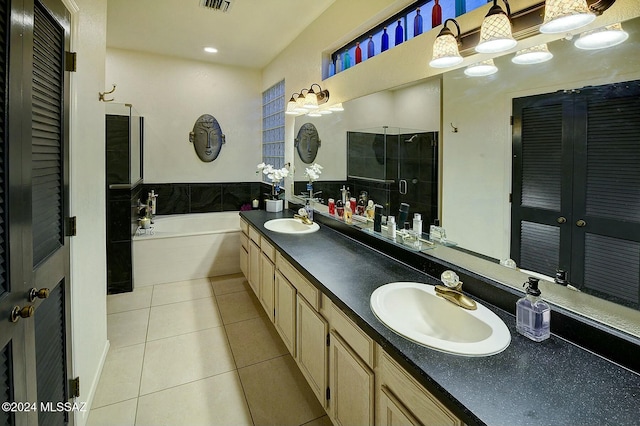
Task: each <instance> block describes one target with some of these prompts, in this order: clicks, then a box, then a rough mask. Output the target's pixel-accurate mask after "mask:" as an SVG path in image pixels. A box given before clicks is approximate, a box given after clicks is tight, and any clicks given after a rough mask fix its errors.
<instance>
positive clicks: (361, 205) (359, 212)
mask: <svg viewBox="0 0 640 426" xmlns="http://www.w3.org/2000/svg"><path fill="white" fill-rule="evenodd" d="M365 204H366V203H365V202H364V200H363V199H362V198H360V199H359V200H358V205H357V207H356V214H357V215H360V216H364V209H365Z"/></svg>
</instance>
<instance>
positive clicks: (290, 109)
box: [284, 100, 298, 115]
mask: <svg viewBox="0 0 640 426" xmlns="http://www.w3.org/2000/svg"><path fill="white" fill-rule="evenodd" d="M297 109H298V104H297V103H296V101H293V100H291V101H289V102H287V110H286V111H285V112H284V113H285V114H289V115H297V114H298V111H297Z"/></svg>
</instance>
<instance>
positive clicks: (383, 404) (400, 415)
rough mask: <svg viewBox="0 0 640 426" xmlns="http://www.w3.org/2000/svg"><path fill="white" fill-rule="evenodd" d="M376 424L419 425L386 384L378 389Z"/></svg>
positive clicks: (389, 425)
mask: <svg viewBox="0 0 640 426" xmlns="http://www.w3.org/2000/svg"><path fill="white" fill-rule="evenodd" d="M377 420H378V424H379V425H380V426H409V425H411V426H420V425H422V423H420V422H419V421H418V420H417V419H416V418H415V417H414V416H413V415H412V414H411V413H410V412H409V410H407V409H406V408H405V406H404V405H402V404H401V403H400V401H398V399H397V398H396V397H395V396H394V395H393V394H392V393H391V392H390V391H389V389H388V388H387V387H386V386H382V388H381V389H380V399H379V400H378V419H377Z"/></svg>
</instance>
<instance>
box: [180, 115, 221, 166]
mask: <svg viewBox="0 0 640 426" xmlns="http://www.w3.org/2000/svg"><path fill="white" fill-rule="evenodd" d="M189 142H191V143H192V144H193V147H194V149H195V150H196V154H197V155H198V158H200V160H202V161H204V162H205V163H210V162H211V161H213V160H215V159H216V158H218V155H219V154H220V150H221V149H222V145H223V144H224V143H225V137H224V135H223V134H222V129H221V128H220V124H219V123H218V120H216V119H215V117H214V116H213V115H210V114H203V115H201V116H200V117H198V119H197V120H196V123H195V124H194V125H193V131H191V132H190V133H189Z"/></svg>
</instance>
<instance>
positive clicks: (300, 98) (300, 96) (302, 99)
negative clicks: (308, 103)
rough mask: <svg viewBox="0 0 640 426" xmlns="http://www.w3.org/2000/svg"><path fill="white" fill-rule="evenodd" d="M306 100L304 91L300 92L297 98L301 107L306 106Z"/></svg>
mask: <svg viewBox="0 0 640 426" xmlns="http://www.w3.org/2000/svg"><path fill="white" fill-rule="evenodd" d="M304 100H305V96H304V95H303V94H302V93H300V94H299V95H298V97H297V98H296V103H297V104H298V106H299V107H300V108H302V107H304Z"/></svg>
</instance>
